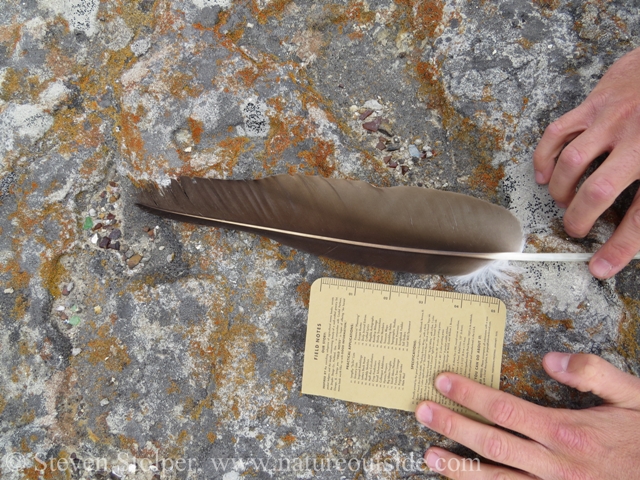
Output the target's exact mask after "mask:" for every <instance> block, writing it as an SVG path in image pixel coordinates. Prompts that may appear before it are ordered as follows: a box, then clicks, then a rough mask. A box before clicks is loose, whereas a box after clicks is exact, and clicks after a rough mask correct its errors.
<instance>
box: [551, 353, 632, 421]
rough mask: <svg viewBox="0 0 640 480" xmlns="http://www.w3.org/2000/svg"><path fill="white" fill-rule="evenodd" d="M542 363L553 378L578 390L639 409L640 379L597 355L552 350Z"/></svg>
mask: <svg viewBox="0 0 640 480" xmlns="http://www.w3.org/2000/svg"><path fill="white" fill-rule="evenodd" d="M542 366H543V367H544V369H545V370H546V371H547V373H548V374H549V375H550V376H551V377H552V378H553V379H555V380H557V381H559V382H561V383H564V384H565V385H568V386H570V387H573V388H576V389H578V390H580V391H581V392H592V393H594V394H596V395H597V396H599V397H600V398H602V399H603V400H604V401H605V402H606V403H608V404H610V405H615V406H617V407H621V408H631V409H640V379H638V378H637V377H634V376H633V375H631V374H629V373H624V372H622V371H620V370H618V369H617V368H616V367H614V366H613V365H611V364H610V363H609V362H607V361H606V360H603V359H602V358H600V357H598V356H596V355H590V354H585V353H576V354H573V355H572V354H569V353H559V352H551V353H548V354H546V355H545V357H544V359H543V360H542Z"/></svg>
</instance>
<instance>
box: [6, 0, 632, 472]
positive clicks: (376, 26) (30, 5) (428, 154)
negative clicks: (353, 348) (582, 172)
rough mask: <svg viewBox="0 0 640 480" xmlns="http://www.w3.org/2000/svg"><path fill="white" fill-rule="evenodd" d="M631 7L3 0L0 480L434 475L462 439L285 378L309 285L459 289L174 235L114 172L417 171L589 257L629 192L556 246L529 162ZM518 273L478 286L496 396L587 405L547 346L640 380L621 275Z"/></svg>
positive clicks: (556, 232)
mask: <svg viewBox="0 0 640 480" xmlns="http://www.w3.org/2000/svg"><path fill="white" fill-rule="evenodd" d="M635 3H636V2H624V1H612V2H604V1H599V0H587V1H580V2H579V1H563V0H505V1H498V2H488V1H481V2H471V1H460V0H458V1H456V0H448V1H441V0H423V1H418V0H369V1H366V0H342V1H338V0H337V1H336V2H335V3H330V2H328V1H324V0H322V1H311V0H295V1H293V0H243V1H233V2H232V1H231V0H227V1H224V0H181V1H178V0H175V1H168V0H136V1H125V0H102V1H99V0H3V2H2V6H1V7H0V316H1V319H0V322H1V328H0V457H1V459H2V460H1V463H0V475H1V476H2V478H6V479H21V478H28V479H36V478H47V479H50V478H55V479H57V478H135V479H138V478H140V479H147V478H193V479H195V478H198V479H200V478H204V479H218V478H223V479H225V480H231V479H236V478H239V477H244V476H246V477H248V478H264V479H267V478H282V479H294V478H318V479H337V478H349V479H350V478H366V479H391V478H412V477H414V476H415V477H421V476H422V475H425V476H427V477H430V478H433V477H434V476H435V475H434V474H433V473H429V472H424V465H423V464H420V462H419V459H420V457H421V455H422V453H423V452H424V450H425V449H426V448H427V447H428V446H429V445H430V444H438V445H443V446H445V447H451V448H454V449H456V451H459V452H464V450H463V449H461V448H460V447H459V446H456V445H454V444H452V443H451V442H449V441H448V440H446V439H444V438H442V437H440V436H438V435H435V434H434V433H432V432H430V431H428V430H426V429H423V428H421V427H420V426H419V425H418V424H417V423H416V421H415V420H414V418H413V416H412V415H411V414H410V413H406V412H399V411H393V410H385V409H379V408H374V407H367V406H362V405H356V404H349V403H345V402H340V401H334V400H329V399H326V398H319V397H310V396H303V395H301V394H300V383H301V373H302V358H303V347H304V336H305V330H306V314H307V307H308V296H309V287H310V284H311V283H312V282H313V281H314V280H315V279H317V278H319V277H321V276H336V277H341V278H349V279H359V280H367V281H375V282H383V283H394V284H397V285H406V286H412V287H422V288H436V289H446V290H452V289H456V290H459V291H468V290H466V288H467V287H465V286H463V285H458V284H456V283H455V282H454V281H453V280H451V279H446V278H441V277H430V276H417V275H409V274H402V273H392V272H386V271H380V270H374V269H368V268H360V267H355V266H352V265H347V264H342V263H337V262H333V261H328V260H324V259H319V258H315V257H312V256H309V255H306V254H304V253H300V252H297V251H293V250H291V249H289V248H285V247H282V246H280V245H278V244H275V243H273V242H271V241H269V240H266V239H263V238H260V237H257V236H252V235H249V234H244V233H237V232H233V231H223V230H216V229H212V228H206V227H196V226H193V225H186V224H177V223H174V222H171V221H169V220H165V219H161V218H158V217H155V216H153V215H151V214H149V213H146V212H143V211H141V210H140V209H138V208H137V207H136V206H135V204H134V185H135V184H136V182H138V181H142V180H153V181H156V182H160V183H166V182H167V180H168V179H169V178H171V177H174V176H176V175H181V174H182V175H198V176H210V177H218V178H257V177H261V176H265V175H270V174H276V173H286V172H301V173H306V174H318V175H325V176H334V177H340V178H358V179H362V180H367V181H369V182H371V183H373V184H376V185H381V186H382V185H419V186H424V187H432V188H440V189H445V190H451V191H457V192H462V193H467V194H470V195H474V196H478V197H481V198H484V199H487V200H490V201H492V202H495V203H500V204H502V205H504V206H506V207H508V208H510V209H511V210H512V211H513V212H514V213H515V214H516V215H517V216H518V217H519V218H520V219H521V220H522V223H523V226H524V228H525V231H526V232H527V246H526V250H527V251H565V250H569V251H592V250H594V249H596V248H597V246H598V245H599V244H601V243H602V242H603V241H604V240H605V239H606V238H608V236H609V235H610V233H611V232H612V230H613V228H614V225H615V223H616V222H617V221H619V219H620V215H621V214H622V213H623V212H624V208H625V203H628V201H629V198H630V195H631V194H628V195H626V196H625V197H624V198H622V199H621V201H620V202H618V204H617V205H616V206H615V207H614V208H613V209H611V211H610V212H608V213H607V214H606V215H605V216H604V217H603V219H602V220H601V221H600V222H599V223H598V224H597V226H596V228H595V229H594V231H593V232H592V233H591V234H590V235H589V237H587V238H586V239H585V240H583V241H579V242H578V241H574V240H571V239H568V238H567V237H566V235H565V234H564V232H563V230H562V224H561V212H559V211H558V210H557V209H556V208H555V206H554V204H553V201H552V200H551V199H550V197H549V196H548V194H547V191H546V188H544V187H538V186H536V185H535V182H534V181H533V171H532V166H531V155H532V152H533V149H534V148H535V145H536V142H537V141H538V140H539V138H540V136H541V134H542V131H543V130H544V128H545V127H546V125H547V124H548V123H549V122H550V121H552V120H553V119H554V118H557V117H558V116H559V115H561V114H562V113H564V112H566V111H568V110H570V109H571V108H573V107H575V106H577V105H578V104H579V103H580V102H581V101H582V100H583V99H584V98H585V96H586V94H587V93H588V92H589V91H590V89H591V88H592V87H593V86H594V85H595V84H596V83H597V81H598V79H599V78H600V77H601V76H602V74H603V73H604V72H605V71H606V69H607V67H608V66H609V65H611V63H612V62H613V61H615V59H616V58H618V57H620V56H621V55H622V54H624V53H625V52H627V51H629V50H631V49H632V48H634V47H635V46H637V45H638V42H639V40H638V39H639V38H640V10H639V8H638V7H637V5H636V6H632V5H635ZM368 122H373V123H370V124H369V125H368V128H369V130H367V129H365V128H363V126H362V124H363V123H368ZM372 130H373V131H372ZM375 130H377V131H375ZM518 267H519V271H518V273H517V275H516V277H515V278H514V281H513V282H512V283H510V284H509V285H506V286H504V288H503V289H502V290H500V291H497V292H495V293H494V294H495V296H498V297H499V298H501V299H502V300H503V301H504V302H505V303H506V305H507V308H508V319H507V333H506V343H505V351H504V356H503V370H502V388H503V389H504V390H506V391H508V392H511V393H514V394H516V395H518V396H521V397H524V398H526V399H529V400H532V401H534V402H536V403H540V404H544V405H551V406H574V407H577V406H585V405H591V404H593V403H594V402H597V399H594V398H592V397H589V396H585V395H581V394H580V395H579V394H577V393H576V392H575V391H571V390H569V389H568V388H564V387H562V386H559V385H557V384H556V383H555V382H553V381H551V380H549V378H548V377H547V376H546V375H545V373H544V371H543V370H542V368H541V366H540V360H541V358H542V356H543V355H544V353H546V352H547V351H549V350H554V349H557V350H562V351H573V352H593V353H597V354H600V355H602V356H604V357H605V358H607V359H608V360H610V361H612V362H613V363H614V364H615V365H617V366H619V367H620V368H622V369H624V370H626V371H630V372H633V373H635V374H640V360H639V358H638V357H639V351H640V349H639V347H638V341H639V340H640V329H639V328H638V314H639V308H640V295H639V293H638V275H639V272H638V268H637V264H632V265H630V266H629V267H627V268H626V269H625V270H624V271H623V272H621V273H620V274H619V275H618V276H617V277H616V278H615V279H613V280H611V281H606V282H601V281H597V280H595V279H594V278H592V277H591V276H590V274H589V272H588V270H587V266H586V265H585V264H575V265H559V264H541V265H524V264H523V265H518Z"/></svg>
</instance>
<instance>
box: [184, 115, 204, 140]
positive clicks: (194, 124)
mask: <svg viewBox="0 0 640 480" xmlns="http://www.w3.org/2000/svg"><path fill="white" fill-rule="evenodd" d="M187 124H188V125H189V130H191V138H193V143H195V144H196V145H198V144H199V143H200V140H201V139H202V133H203V132H204V123H202V122H201V121H200V120H196V119H194V118H192V117H189V118H188V119H187Z"/></svg>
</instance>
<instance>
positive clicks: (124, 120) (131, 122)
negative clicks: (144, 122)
mask: <svg viewBox="0 0 640 480" xmlns="http://www.w3.org/2000/svg"><path fill="white" fill-rule="evenodd" d="M143 110H144V109H143V107H142V105H138V110H137V112H136V113H132V112H128V111H126V110H123V111H122V114H121V115H120V119H121V125H120V129H121V130H120V136H121V138H122V140H123V145H122V146H123V149H124V151H125V153H126V154H128V155H129V156H130V157H131V158H132V159H135V158H137V159H140V160H141V159H142V158H143V156H144V153H145V148H144V141H143V140H142V135H141V134H140V130H139V129H138V125H137V124H138V122H140V119H141V117H142V115H143Z"/></svg>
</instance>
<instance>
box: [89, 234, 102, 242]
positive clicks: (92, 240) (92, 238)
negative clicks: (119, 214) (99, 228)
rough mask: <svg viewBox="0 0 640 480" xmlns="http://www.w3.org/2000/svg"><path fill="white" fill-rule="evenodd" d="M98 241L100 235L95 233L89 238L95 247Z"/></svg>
mask: <svg viewBox="0 0 640 480" xmlns="http://www.w3.org/2000/svg"><path fill="white" fill-rule="evenodd" d="M98 240H100V235H98V234H97V233H94V234H93V236H92V237H91V243H93V244H94V245H96V244H97V243H98Z"/></svg>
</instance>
